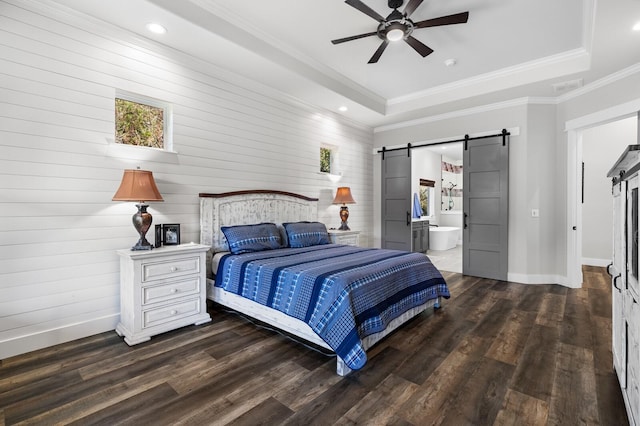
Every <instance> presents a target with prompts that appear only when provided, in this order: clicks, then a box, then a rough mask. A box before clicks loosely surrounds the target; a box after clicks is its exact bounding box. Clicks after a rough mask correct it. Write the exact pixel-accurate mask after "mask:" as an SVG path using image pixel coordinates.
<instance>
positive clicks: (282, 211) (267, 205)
mask: <svg viewBox="0 0 640 426" xmlns="http://www.w3.org/2000/svg"><path fill="white" fill-rule="evenodd" d="M317 218H318V199H317V198H310V197H305V196H304V195H298V194H293V193H291V192H283V191H271V190H251V191H237V192H225V193H222V194H205V193H201V194H200V244H204V245H207V246H210V247H212V249H213V251H214V252H218V251H226V250H228V248H227V242H226V240H225V238H224V234H223V233H222V231H220V227H222V226H232V225H250V224H254V223H262V222H273V223H276V224H281V223H283V222H297V221H302V220H308V221H315V220H317Z"/></svg>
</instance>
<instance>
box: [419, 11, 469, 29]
mask: <svg viewBox="0 0 640 426" xmlns="http://www.w3.org/2000/svg"><path fill="white" fill-rule="evenodd" d="M468 19H469V12H462V13H454V14H453V15H447V16H441V17H439V18H433V19H427V20H426V21H420V22H416V23H414V24H413V27H414V28H426V27H439V26H440V25H451V24H464V23H465V22H467V20H468Z"/></svg>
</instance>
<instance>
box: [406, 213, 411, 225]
mask: <svg viewBox="0 0 640 426" xmlns="http://www.w3.org/2000/svg"><path fill="white" fill-rule="evenodd" d="M410 225H411V213H409V212H407V226H410Z"/></svg>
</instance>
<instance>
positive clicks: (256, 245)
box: [220, 223, 282, 254]
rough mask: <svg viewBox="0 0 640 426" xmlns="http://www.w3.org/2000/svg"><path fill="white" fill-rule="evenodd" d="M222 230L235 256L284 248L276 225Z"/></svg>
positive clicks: (257, 225) (224, 227) (235, 227)
mask: <svg viewBox="0 0 640 426" xmlns="http://www.w3.org/2000/svg"><path fill="white" fill-rule="evenodd" d="M220 229H221V230H222V232H223V233H224V236H225V237H226V239H227V244H228V245H229V251H230V252H231V253H233V254H240V253H249V252H254V251H263V250H273V249H279V248H282V238H281V237H280V231H279V230H278V227H277V226H276V224H275V223H259V224H255V225H238V226H223V227H221V228H220Z"/></svg>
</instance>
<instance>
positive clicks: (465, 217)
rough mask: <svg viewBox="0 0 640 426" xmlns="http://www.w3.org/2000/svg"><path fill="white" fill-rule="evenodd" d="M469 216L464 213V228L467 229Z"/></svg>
mask: <svg viewBox="0 0 640 426" xmlns="http://www.w3.org/2000/svg"><path fill="white" fill-rule="evenodd" d="M467 216H468V214H466V213H465V214H464V229H467Z"/></svg>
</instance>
